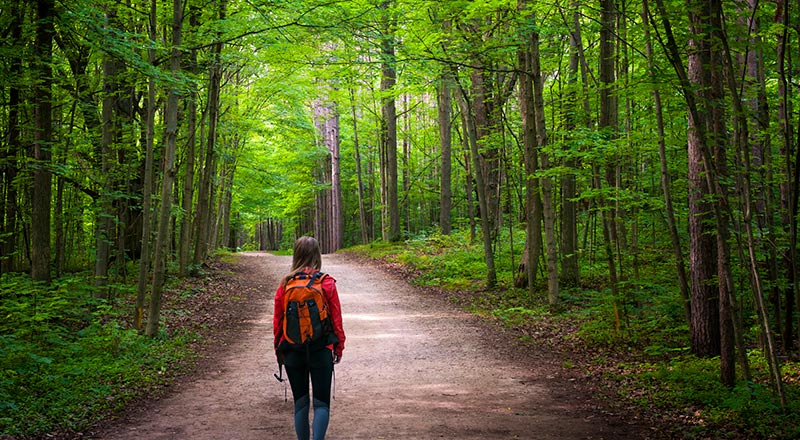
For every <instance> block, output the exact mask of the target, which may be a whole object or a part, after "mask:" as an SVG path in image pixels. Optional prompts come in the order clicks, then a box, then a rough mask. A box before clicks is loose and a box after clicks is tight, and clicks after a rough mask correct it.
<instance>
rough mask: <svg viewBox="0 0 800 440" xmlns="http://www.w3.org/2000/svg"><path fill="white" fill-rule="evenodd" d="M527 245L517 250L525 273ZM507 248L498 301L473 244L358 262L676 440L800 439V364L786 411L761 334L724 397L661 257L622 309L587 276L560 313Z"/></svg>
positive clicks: (362, 252) (389, 247)
mask: <svg viewBox="0 0 800 440" xmlns="http://www.w3.org/2000/svg"><path fill="white" fill-rule="evenodd" d="M521 238H524V237H521ZM502 239H505V240H508V241H509V242H511V241H512V240H509V237H508V236H506V237H501V240H500V241H502ZM471 243H474V244H471ZM522 244H523V242H521V241H520V243H519V244H518V245H517V250H516V253H517V254H516V261H519V254H521V252H522ZM499 248H500V249H499V252H498V253H499V258H498V264H497V267H498V281H499V282H498V287H497V288H494V289H487V288H486V285H485V277H483V274H484V273H485V271H486V266H485V263H484V262H483V251H482V248H481V246H480V244H479V241H472V240H470V237H469V236H468V234H466V233H460V234H454V235H451V236H443V235H440V234H436V233H434V234H430V235H422V236H418V237H414V238H410V239H408V240H406V241H405V242H403V243H397V244H390V243H382V242H378V243H373V244H370V245H364V246H357V247H354V248H350V249H349V250H348V252H352V253H354V254H356V255H358V256H361V257H366V258H370V259H375V260H378V261H380V262H382V263H383V264H384V265H386V266H389V267H390V268H391V269H392V270H395V271H399V272H402V273H404V276H405V277H406V278H408V279H410V280H412V282H413V283H415V284H417V285H419V286H422V287H426V288H429V289H434V290H437V291H438V292H439V293H441V294H443V295H446V296H447V297H448V298H449V299H450V300H451V301H453V302H454V303H456V304H457V305H459V306H460V307H463V308H465V309H466V310H469V311H471V312H472V313H475V314H477V315H481V316H484V317H486V318H488V319H490V320H493V321H496V322H498V323H499V324H501V325H504V326H506V327H507V329H508V330H510V331H511V332H512V333H513V334H514V335H515V337H516V338H517V339H518V341H519V344H520V346H522V347H529V348H534V347H537V348H540V347H546V349H547V350H548V351H551V352H552V353H554V354H555V355H556V356H558V357H560V358H561V359H562V360H561V366H562V367H563V369H564V370H565V373H566V374H571V375H572V376H573V377H575V378H577V379H578V380H581V381H582V382H584V383H585V384H586V385H587V386H588V387H590V388H591V389H592V391H595V392H597V395H600V396H603V397H604V399H605V400H606V402H607V403H608V404H609V405H612V406H617V407H619V408H620V409H621V410H622V411H633V412H635V413H636V414H635V416H637V417H641V418H645V419H647V420H649V421H650V422H651V423H652V424H653V425H654V426H655V427H657V429H659V430H660V431H661V432H663V433H667V435H668V436H670V437H672V438H680V439H711V438H713V439H719V438H727V439H787V438H800V363H798V362H797V361H796V360H792V359H790V358H789V357H784V358H782V362H783V363H782V365H781V367H782V370H781V371H782V377H783V387H784V391H785V393H786V397H787V407H786V408H782V407H781V404H780V400H779V398H778V397H777V396H776V395H775V393H773V391H772V387H771V384H770V374H769V368H768V365H767V362H766V360H765V358H764V356H763V352H762V351H761V350H760V349H759V348H758V344H757V340H758V332H757V330H758V329H757V325H755V324H753V325H752V327H751V328H749V329H747V332H746V335H745V338H746V340H747V341H748V345H747V346H748V353H747V358H748V361H749V362H748V364H749V368H750V371H751V374H752V381H750V382H746V381H744V380H743V379H742V374H741V367H740V366H739V365H737V373H738V375H739V378H738V380H737V385H736V386H735V387H733V388H727V387H725V386H724V385H722V384H721V382H720V371H719V359H718V358H698V357H696V356H694V355H692V354H691V353H690V350H689V329H688V324H687V322H686V319H685V317H684V314H683V306H682V303H681V299H680V294H679V292H678V288H677V286H675V285H674V283H675V279H674V276H672V275H671V274H670V273H668V269H659V267H660V266H666V265H664V264H660V263H662V262H660V261H659V260H658V259H659V258H661V256H653V257H652V259H653V261H650V263H651V264H649V265H648V262H647V261H646V259H643V260H644V261H643V262H642V267H641V268H640V274H646V276H642V277H641V278H639V279H638V280H637V281H627V282H625V283H624V284H623V286H621V289H620V293H619V295H618V297H614V296H613V295H612V294H611V289H610V288H609V286H607V282H606V280H605V279H603V278H602V277H601V276H593V271H592V268H591V267H588V268H582V269H583V272H582V279H581V283H580V285H579V286H572V287H564V288H562V290H561V293H560V297H559V303H558V305H556V306H551V305H549V304H548V302H547V285H546V278H545V275H544V274H543V273H541V272H540V275H539V276H538V277H537V280H536V281H535V292H537V294H536V295H534V296H530V295H529V293H528V289H527V288H524V289H520V288H515V287H513V284H514V283H513V280H514V276H515V272H516V264H515V262H514V260H513V258H514V257H513V255H514V253H512V252H511V248H510V247H509V246H506V249H505V252H504V251H503V249H502V246H499ZM597 272H598V273H601V271H600V270H598V271H597ZM744 320H745V321H747V322H753V321H754V318H751V317H745V318H744ZM632 415H633V414H632Z"/></svg>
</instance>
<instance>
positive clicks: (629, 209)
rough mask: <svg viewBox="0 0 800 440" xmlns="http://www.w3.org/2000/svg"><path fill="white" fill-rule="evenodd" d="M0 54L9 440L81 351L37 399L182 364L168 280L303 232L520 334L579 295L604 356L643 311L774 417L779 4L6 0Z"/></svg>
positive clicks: (665, 347) (783, 52) (782, 38)
mask: <svg viewBox="0 0 800 440" xmlns="http://www.w3.org/2000/svg"><path fill="white" fill-rule="evenodd" d="M0 51H1V53H2V57H0V77H2V78H3V81H2V82H1V83H0V133H1V134H2V136H0V275H1V276H2V278H0V312H1V313H2V316H3V319H2V320H1V321H2V322H0V366H1V367H2V368H0V427H3V430H4V431H5V432H7V433H9V434H12V435H13V434H25V432H24V430H25V429H28V430H29V431H28V434H31V433H35V432H38V431H37V429H41V430H47V429H52V424H53V423H54V422H53V420H55V419H57V418H58V417H63V415H61V416H59V415H53V416H52V417H51V418H47V417H39V418H36V417H33V419H30V418H27V419H26V418H25V417H27V416H25V415H24V414H27V413H26V412H30V414H33V413H35V412H36V411H38V410H37V409H36V407H35V405H34V404H33V403H30V402H29V399H30V396H29V395H30V394H35V393H36V391H35V390H37V389H46V388H47V387H50V386H52V381H66V382H69V381H71V380H76V381H77V379H75V377H76V375H78V373H76V371H79V370H80V371H83V369H85V368H88V367H87V365H88V363H90V360H91V359H97V358H93V357H92V356H94V355H97V356H99V355H100V354H99V353H94V354H90V353H88V352H87V353H85V359H86V365H82V366H80V365H79V366H73V367H70V368H72V370H69V371H67V372H66V373H65V372H64V371H61V373H63V374H66V376H64V377H66V378H64V377H62V378H61V379H54V377H57V376H59V374H61V373H55V372H54V369H55V368H56V367H55V365H56V364H58V363H59V362H58V359H61V358H63V357H70V356H71V355H70V354H67V352H69V351H70V350H73V351H75V350H79V348H76V347H84V348H82V349H86V350H90V348H86V347H89V346H95V347H105V349H99V348H97V349H96V351H104V350H105V351H108V350H107V349H108V347H113V350H111V351H113V352H116V351H117V350H130V353H131V354H130V357H132V358H133V357H137V356H141V354H142V353H152V352H153V351H159V350H162V351H165V352H172V351H176V352H179V351H181V350H184V349H185V347H184V345H183V343H182V342H181V340H180V337H179V336H176V335H171V334H170V333H169V332H168V331H167V329H168V328H169V322H168V320H166V319H165V318H164V316H163V313H162V312H163V307H162V306H163V303H164V301H165V300H167V299H168V298H165V296H168V295H169V294H170V292H171V291H172V290H171V286H174V284H175V283H178V282H180V280H183V279H191V278H198V277H199V278H202V277H203V276H205V274H206V273H207V265H208V263H209V261H211V260H213V259H215V258H217V257H218V256H219V255H220V253H225V252H238V251H243V250H245V251H246V250H269V251H279V250H285V249H291V245H292V243H293V242H294V240H295V238H297V237H299V236H302V235H314V236H315V237H317V239H318V240H319V241H320V243H321V246H322V250H323V252H324V253H331V252H336V251H338V250H341V249H348V248H352V247H354V246H356V247H358V248H367V249H369V248H370V247H373V249H374V248H375V247H380V246H388V245H397V246H406V249H407V250H408V249H411V251H410V253H409V254H406V257H405V259H406V260H408V261H409V262H410V263H411V264H416V265H417V266H418V267H421V268H422V269H423V270H425V269H426V268H427V269H431V266H435V268H434V269H435V270H439V271H441V272H442V273H443V275H442V276H441V277H440V278H437V281H433V283H438V284H442V285H444V284H447V282H446V280H445V281H443V279H445V278H446V277H447V274H448V273H461V274H463V279H461V280H460V281H458V282H453V283H452V284H453V286H451V287H453V288H458V289H470V290H474V291H481V292H482V291H493V292H516V293H515V295H517V296H518V297H519V298H521V300H520V303H521V304H522V305H523V306H525V307H533V305H534V304H539V305H541V306H542V307H544V310H547V311H548V313H556V314H557V313H562V312H563V310H565V309H576V308H577V309H581V308H583V309H584V310H586V309H587V308H588V307H589V306H588V305H587V304H585V303H583V302H582V300H581V298H584V297H585V296H582V295H583V294H585V292H590V291H591V292H593V293H594V294H596V295H597V296H598V297H600V298H602V300H601V302H602V303H603V304H604V307H607V309H608V313H607V315H604V316H606V317H605V318H603V319H606V320H607V328H606V329H604V330H603V331H604V332H606V333H604V334H609V335H612V336H611V339H612V340H613V341H619V340H621V339H626V338H628V339H629V340H630V339H632V338H631V335H632V334H634V333H635V332H634V331H632V330H631V329H633V328H635V325H634V323H633V321H636V318H637V316H643V315H647V316H648V317H649V318H648V319H649V320H650V321H648V323H649V324H648V325H650V326H652V327H653V328H657V329H658V332H660V334H666V333H669V334H670V335H671V336H670V341H669V342H664V341H662V342H661V343H660V345H659V347H660V349H661V351H660V354H661V355H666V356H669V355H672V354H676V353H679V354H680V355H681V356H693V357H695V358H697V359H705V360H709V361H710V362H712V363H713V365H714V368H715V371H714V375H715V377H716V379H715V380H716V381H718V382H719V384H720V385H721V386H722V387H723V388H729V389H734V388H738V387H741V386H742V384H749V386H753V384H761V385H763V386H764V388H765V389H766V390H768V392H767V395H768V396H770V397H764V398H765V399H774V401H773V403H772V404H771V405H774V406H775V407H776V408H778V409H777V410H776V411H777V412H781V411H786V409H787V408H791V407H795V408H796V405H797V404H798V403H797V401H798V397H800V396H798V391H797V388H796V386H797V385H796V384H797V381H798V372H797V371H796V370H797V364H796V363H794V362H795V361H796V359H797V355H798V348H800V331H799V330H798V326H800V322H798V321H800V293H799V292H800V290H799V289H798V281H797V280H796V277H797V265H798V263H797V258H798V256H797V250H798V243H797V241H798V237H797V235H798V233H797V226H798V221H797V214H798V194H799V193H800V113H799V112H798V109H799V108H800V9H799V6H798V4H797V3H796V2H791V1H788V0H771V1H759V0H732V1H724V2H723V1H722V0H708V1H693V0H685V1H681V0H598V1H593V2H586V1H581V0H571V1H562V0H549V1H537V0H441V1H437V0H244V1H243V0H202V1H201V0H172V1H167V0H124V1H113V0H95V1H86V0H59V1H56V0H36V1H32V0H27V1H26V0H4V1H3V2H2V4H0ZM423 242H424V243H426V244H427V246H428V247H426V250H425V252H422V251H419V252H417V253H416V254H415V253H414V249H415V247H414V246H415V244H418V243H423ZM459 247H469V249H472V250H474V252H473V255H472V257H470V259H466V258H464V259H458V258H454V259H450V260H449V261H446V260H445V261H443V260H441V259H439V260H434V259H435V256H436V255H437V254H441V253H443V252H445V248H459ZM431 261H435V264H427V266H426V263H430V262H431ZM456 266H457V267H456ZM582 292H583V293H582ZM490 307H493V306H492V305H490ZM509 310H510V309H509ZM520 316H521V317H522V318H523V319H535V318H525V316H527V315H525V314H522V315H520ZM81 341H83V342H81ZM614 343H616V342H614ZM82 349H81V350H82ZM91 350H94V349H91ZM81 353H82V352H81ZM136 353H139V354H138V355H137V354H136ZM155 358H156V357H155V356H153V357H150V358H149V362H151V363H152V365H151V367H153V368H155V369H158V368H161V366H160V365H156V364H157V363H158V361H157V359H155ZM120 362H122V361H120ZM126 368H127V367H126ZM130 368H133V367H130ZM65 371H66V367H65ZM148 371H149V370H148ZM141 374H142V375H144V376H146V377H143V378H142V380H145V381H147V380H158V379H157V378H155V376H147V374H146V373H141ZM88 381H90V380H88V379H87V382H88ZM79 382H80V381H79ZM86 386H87V387H89V388H91V386H90V384H86ZM31 405H33V406H31ZM68 406H69V405H67V404H66V403H65V404H64V407H65V411H67V409H66V408H67V407H68ZM76 407H78V408H79V407H80V405H77V406H76ZM72 411H80V409H77V410H76V409H74V408H73V410H72ZM48 417H49V416H48ZM79 418H80V417H79ZM34 419H35V421H32V420H34ZM21 420H27V422H26V423H18V421H21ZM75 423H79V422H75ZM24 424H27V426H22V425H24ZM795 434H797V432H796V431H795Z"/></svg>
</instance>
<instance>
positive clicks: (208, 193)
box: [192, 0, 226, 268]
mask: <svg viewBox="0 0 800 440" xmlns="http://www.w3.org/2000/svg"><path fill="white" fill-rule="evenodd" d="M219 8H220V9H219V17H220V19H221V20H223V19H224V18H225V15H226V14H225V0H221V1H220V2H219ZM220 38H221V36H219V35H218V36H217V41H215V42H214V43H213V45H212V50H211V51H212V54H211V58H212V62H211V66H210V70H209V76H210V77H209V85H208V133H207V139H208V140H207V142H206V146H205V155H204V157H205V159H204V162H203V169H202V172H201V177H200V187H199V188H198V192H197V209H196V210H195V212H196V213H197V220H196V225H195V226H196V232H195V237H194V239H195V241H194V258H193V260H192V264H193V266H194V267H195V268H198V267H200V265H201V264H203V262H205V260H206V258H207V257H208V254H209V251H210V250H211V251H213V249H209V247H210V245H211V243H212V242H213V238H212V237H211V236H210V234H211V231H212V225H211V222H212V219H213V218H214V217H213V216H212V211H213V207H214V202H213V199H214V197H213V193H214V185H213V180H214V176H215V175H216V170H217V167H216V162H217V161H216V152H215V150H216V145H217V125H218V123H219V100H220V98H219V96H220V89H221V87H222V46H223V45H224V43H223V42H222V41H221V40H220Z"/></svg>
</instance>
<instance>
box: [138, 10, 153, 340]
mask: <svg viewBox="0 0 800 440" xmlns="http://www.w3.org/2000/svg"><path fill="white" fill-rule="evenodd" d="M156 8H157V2H156V0H151V1H150V23H149V26H148V30H149V33H150V40H151V41H156V38H157V35H156V25H157V21H156V17H157V15H156ZM147 52H148V53H147V56H148V62H149V63H150V64H151V65H153V64H155V60H156V51H155V48H150V49H149V50H148V51H147ZM155 101H156V82H155V78H154V77H152V76H151V77H150V80H149V82H148V84H147V111H146V119H145V121H144V124H145V129H146V131H147V140H146V145H145V165H144V191H143V194H142V251H141V255H140V256H139V278H138V284H137V293H136V309H135V310H134V316H133V318H134V327H135V328H136V329H138V330H141V329H142V324H143V322H142V320H143V317H144V302H145V294H146V293H147V284H148V281H150V239H151V237H150V226H151V225H152V224H153V217H152V198H153V197H152V192H153V144H154V142H155V113H156V102H155Z"/></svg>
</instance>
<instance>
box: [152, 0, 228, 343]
mask: <svg viewBox="0 0 800 440" xmlns="http://www.w3.org/2000/svg"><path fill="white" fill-rule="evenodd" d="M172 6H173V9H172V14H173V19H172V54H171V56H170V71H171V73H172V75H173V76H174V77H176V78H177V76H178V74H179V73H180V70H181V50H180V46H181V35H182V32H181V31H182V28H181V26H182V23H183V6H182V2H181V0H173V4H172ZM222 8H224V3H223V5H222ZM223 10H224V9H223ZM220 15H223V14H220ZM178 97H179V91H178V90H177V88H176V87H174V86H172V87H170V90H169V94H168V96H167V106H166V109H165V110H164V113H165V116H166V129H165V130H164V144H165V145H164V173H163V178H162V180H161V209H160V212H159V216H158V232H157V235H156V243H155V255H154V258H153V286H152V289H151V292H152V293H151V295H150V308H149V312H148V315H147V336H150V337H155V336H156V335H157V334H158V327H159V321H160V318H161V301H162V297H163V288H164V279H165V275H166V269H167V264H166V263H167V256H168V255H167V245H168V243H169V229H170V228H169V226H170V218H171V215H170V213H171V210H172V190H173V185H174V183H175V150H176V144H177V138H178Z"/></svg>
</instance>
